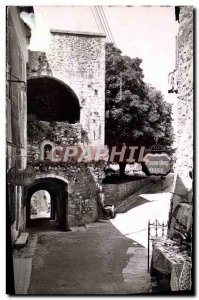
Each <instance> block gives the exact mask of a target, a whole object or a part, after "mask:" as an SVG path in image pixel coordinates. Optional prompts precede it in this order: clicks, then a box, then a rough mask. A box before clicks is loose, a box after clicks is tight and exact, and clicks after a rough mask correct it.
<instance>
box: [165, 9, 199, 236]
mask: <svg viewBox="0 0 199 300" xmlns="http://www.w3.org/2000/svg"><path fill="white" fill-rule="evenodd" d="M177 55H178V57H177V61H178V66H177V73H178V76H177V86H178V98H177V114H178V131H177V155H176V157H177V161H176V169H175V180H174V187H173V192H174V196H173V199H172V202H171V209H170V230H169V232H170V235H172V229H173V226H174V223H175V218H174V217H173V212H174V210H175V208H176V207H177V205H178V204H179V203H181V202H188V203H189V204H190V217H191V213H192V208H191V207H192V205H191V204H192V179H191V177H190V175H189V172H190V171H191V172H193V92H194V91H193V7H191V6H186V7H180V13H179V32H178V49H177Z"/></svg>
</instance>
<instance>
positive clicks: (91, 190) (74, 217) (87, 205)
mask: <svg viewBox="0 0 199 300" xmlns="http://www.w3.org/2000/svg"><path fill="white" fill-rule="evenodd" d="M29 164H30V165H32V166H34V167H35V169H36V171H37V176H36V179H38V178H46V177H50V178H58V179H61V180H66V181H67V182H68V190H67V192H68V199H66V201H67V203H68V205H67V206H68V210H67V215H66V218H68V225H69V227H72V226H80V225H84V224H86V223H90V222H94V221H95V220H96V219H97V218H98V213H97V201H98V193H99V186H101V184H102V179H103V177H104V173H103V171H102V170H103V166H104V165H103V162H97V163H89V164H86V163H81V164H80V163H79V164H75V163H74V164H66V163H57V164H55V163H53V162H51V163H50V162H48V163H47V164H45V161H34V162H32V163H30V162H29Z"/></svg>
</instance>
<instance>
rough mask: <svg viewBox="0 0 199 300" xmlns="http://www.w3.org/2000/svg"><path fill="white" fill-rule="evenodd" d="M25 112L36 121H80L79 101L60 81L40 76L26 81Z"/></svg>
mask: <svg viewBox="0 0 199 300" xmlns="http://www.w3.org/2000/svg"><path fill="white" fill-rule="evenodd" d="M27 104H28V105H27V106H28V107H27V111H28V114H33V115H35V116H36V117H37V119H38V120H41V121H48V122H54V121H57V122H65V121H67V122H68V123H76V122H78V121H79V120H80V105H79V100H78V98H77V96H76V94H75V93H74V91H73V90H72V89H71V88H70V87H69V86H68V85H66V84H65V83H63V82H62V81H60V80H58V79H55V78H53V77H48V76H41V77H35V78H30V79H29V80H28V81H27Z"/></svg>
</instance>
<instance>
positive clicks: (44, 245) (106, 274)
mask: <svg viewBox="0 0 199 300" xmlns="http://www.w3.org/2000/svg"><path fill="white" fill-rule="evenodd" d="M149 292H150V276H149V274H148V273H147V256H146V249H144V248H143V247H142V246H140V245H139V244H137V243H135V242H134V241H132V240H130V239H128V238H127V237H125V236H124V235H122V234H121V233H120V232H119V231H118V230H117V229H116V228H115V227H114V226H113V225H112V224H111V223H110V222H109V221H101V222H96V223H93V224H89V226H86V228H81V230H74V231H71V232H54V233H45V234H40V235H39V236H38V243H37V247H36V250H35V256H34V258H33V266H32V275H31V280H30V286H29V290H28V294H37V295H38V294H76V295H77V294H87V295H88V294H92V295H96V294H101V295H106V294H109V295H113V294H134V293H149Z"/></svg>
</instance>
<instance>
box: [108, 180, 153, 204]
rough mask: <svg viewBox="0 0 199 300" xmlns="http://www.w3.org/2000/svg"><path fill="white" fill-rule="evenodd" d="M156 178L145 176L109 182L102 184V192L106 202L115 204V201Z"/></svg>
mask: <svg viewBox="0 0 199 300" xmlns="http://www.w3.org/2000/svg"><path fill="white" fill-rule="evenodd" d="M154 180H156V179H154V178H153V179H152V178H149V177H146V178H144V179H140V180H136V181H131V182H125V183H115V184H114V183H111V184H107V183H104V184H103V193H104V195H105V201H106V204H114V205H115V204H117V202H118V201H119V202H120V201H121V200H122V199H125V198H127V197H128V196H130V195H132V194H133V193H135V192H136V191H138V190H139V189H141V188H142V187H144V186H146V185H147V184H149V183H151V182H152V181H154Z"/></svg>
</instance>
